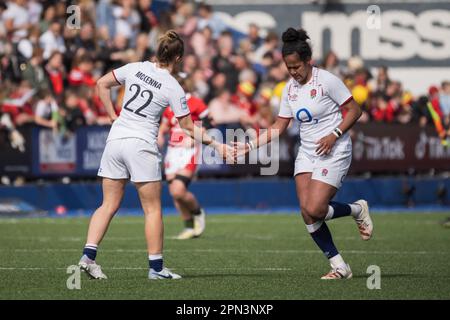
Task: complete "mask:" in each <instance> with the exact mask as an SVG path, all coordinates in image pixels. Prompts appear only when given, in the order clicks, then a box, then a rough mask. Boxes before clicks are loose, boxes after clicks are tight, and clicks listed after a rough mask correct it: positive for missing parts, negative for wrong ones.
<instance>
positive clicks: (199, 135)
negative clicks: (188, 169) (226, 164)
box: [177, 114, 233, 160]
mask: <svg viewBox="0 0 450 320" xmlns="http://www.w3.org/2000/svg"><path fill="white" fill-rule="evenodd" d="M177 120H178V123H179V124H180V127H181V128H182V129H183V130H184V132H185V133H186V134H187V135H189V136H190V137H191V138H192V139H194V140H195V141H197V142H200V143H203V144H205V145H209V146H211V147H213V148H214V149H216V150H217V151H218V152H219V153H220V155H221V157H222V158H223V159H227V158H229V159H230V160H231V157H232V153H233V149H232V148H231V147H230V146H228V145H226V144H222V143H219V142H217V141H215V140H214V139H213V138H211V137H210V136H209V135H208V134H207V133H206V129H205V128H203V127H200V126H197V125H195V124H194V122H193V121H192V118H191V115H190V114H187V115H186V116H182V117H177Z"/></svg>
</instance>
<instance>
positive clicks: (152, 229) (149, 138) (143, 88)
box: [79, 30, 231, 279]
mask: <svg viewBox="0 0 450 320" xmlns="http://www.w3.org/2000/svg"><path fill="white" fill-rule="evenodd" d="M183 54H184V43H183V40H182V39H181V38H180V37H179V35H178V34H177V33H176V32H175V31H173V30H169V31H167V32H166V33H165V34H164V35H163V36H162V37H161V38H160V39H159V45H158V49H157V53H156V62H155V63H153V62H150V61H144V62H136V63H129V64H126V65H125V66H123V67H120V68H118V69H115V70H113V71H112V72H110V73H108V74H106V75H105V76H103V77H102V78H101V79H99V80H98V82H97V88H98V91H99V96H100V98H101V100H102V102H103V104H104V105H105V107H106V110H107V111H108V115H109V116H110V118H111V120H112V121H113V125H112V127H111V130H110V132H109V135H108V139H107V142H106V146H105V150H104V152H103V155H102V159H101V162H100V168H99V170H98V175H99V176H100V177H102V188H103V203H102V205H101V206H100V207H99V208H98V209H97V210H96V211H95V212H94V214H93V215H92V217H91V221H90V223H89V230H88V235H87V241H86V245H85V247H84V250H83V255H82V257H81V259H80V261H79V266H80V268H81V269H82V270H84V271H85V272H87V273H88V274H89V275H90V276H91V277H92V278H94V279H106V275H105V274H104V273H103V272H102V270H101V267H100V266H99V265H98V264H96V262H95V259H96V256H97V247H98V245H99V244H100V242H101V241H102V239H103V237H104V235H105V233H106V231H107V230H108V227H109V223H110V222H111V219H112V218H113V217H114V215H115V213H116V212H117V210H118V209H119V207H120V203H121V201H122V198H123V195H124V191H125V186H126V184H127V182H128V179H130V180H131V181H132V182H133V183H134V185H135V186H136V189H137V191H138V195H139V199H140V201H141V205H142V209H143V211H144V215H145V237H146V240H147V251H148V259H149V273H148V278H149V279H179V278H181V276H179V275H178V274H175V273H173V272H171V271H170V270H169V269H167V268H165V267H164V266H163V255H162V250H163V239H164V226H163V221H162V210H161V166H160V164H161V155H160V153H159V151H158V147H157V138H158V131H159V122H160V118H161V115H162V113H163V111H164V109H165V108H166V107H167V106H168V105H170V106H171V108H172V110H173V112H174V115H175V117H177V118H178V121H179V124H180V127H181V128H183V129H184V130H185V132H186V133H187V134H188V135H190V136H191V137H192V138H194V135H195V140H197V141H201V142H203V143H205V144H208V145H211V146H212V147H214V148H215V149H217V151H218V152H219V154H220V155H221V156H225V155H226V154H227V152H229V151H230V150H231V148H230V147H227V146H225V145H222V144H219V143H217V142H215V141H214V140H212V139H211V137H209V136H208V135H207V134H206V133H205V131H204V130H203V129H202V128H198V129H195V130H194V123H193V122H192V119H191V117H190V111H189V108H188V107H187V105H186V97H185V93H184V90H183V88H181V86H180V85H179V83H178V82H177V80H176V79H175V78H174V77H173V76H172V75H171V74H172V73H175V72H176V69H177V65H178V64H179V63H180V62H181V61H182V57H183ZM123 84H124V85H125V97H124V100H123V101H124V102H123V108H122V111H121V113H120V116H119V117H117V116H116V114H115V110H114V107H113V103H112V101H111V87H114V86H119V85H123Z"/></svg>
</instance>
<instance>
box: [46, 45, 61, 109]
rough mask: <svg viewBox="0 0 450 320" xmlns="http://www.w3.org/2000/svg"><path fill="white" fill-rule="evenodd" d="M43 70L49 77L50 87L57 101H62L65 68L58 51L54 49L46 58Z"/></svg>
mask: <svg viewBox="0 0 450 320" xmlns="http://www.w3.org/2000/svg"><path fill="white" fill-rule="evenodd" d="M45 71H46V72H47V74H48V78H49V79H50V84H51V89H52V91H53V94H54V95H55V97H56V98H57V100H58V101H62V96H63V92H64V78H65V69H64V65H63V56H62V54H61V53H60V52H58V51H55V52H53V53H52V54H51V56H50V58H49V59H48V62H47V65H46V66H45Z"/></svg>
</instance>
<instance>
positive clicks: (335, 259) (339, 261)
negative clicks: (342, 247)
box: [329, 254, 347, 269]
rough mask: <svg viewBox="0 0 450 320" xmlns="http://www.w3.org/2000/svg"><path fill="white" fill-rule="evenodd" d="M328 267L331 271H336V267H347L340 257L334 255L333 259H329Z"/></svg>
mask: <svg viewBox="0 0 450 320" xmlns="http://www.w3.org/2000/svg"><path fill="white" fill-rule="evenodd" d="M329 260H330V265H331V267H332V268H333V269H336V268H338V267H342V266H347V265H346V263H345V261H344V259H342V256H341V255H340V254H337V255H335V256H334V257H332V258H330V259H329Z"/></svg>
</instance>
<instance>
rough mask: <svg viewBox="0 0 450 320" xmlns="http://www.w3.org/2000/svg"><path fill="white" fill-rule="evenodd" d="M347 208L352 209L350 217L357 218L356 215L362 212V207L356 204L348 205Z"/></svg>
mask: <svg viewBox="0 0 450 320" xmlns="http://www.w3.org/2000/svg"><path fill="white" fill-rule="evenodd" d="M349 206H350V208H351V209H352V213H351V216H352V217H355V218H356V217H358V215H359V214H360V213H361V211H362V207H361V206H360V205H359V204H357V203H350V204H349Z"/></svg>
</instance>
